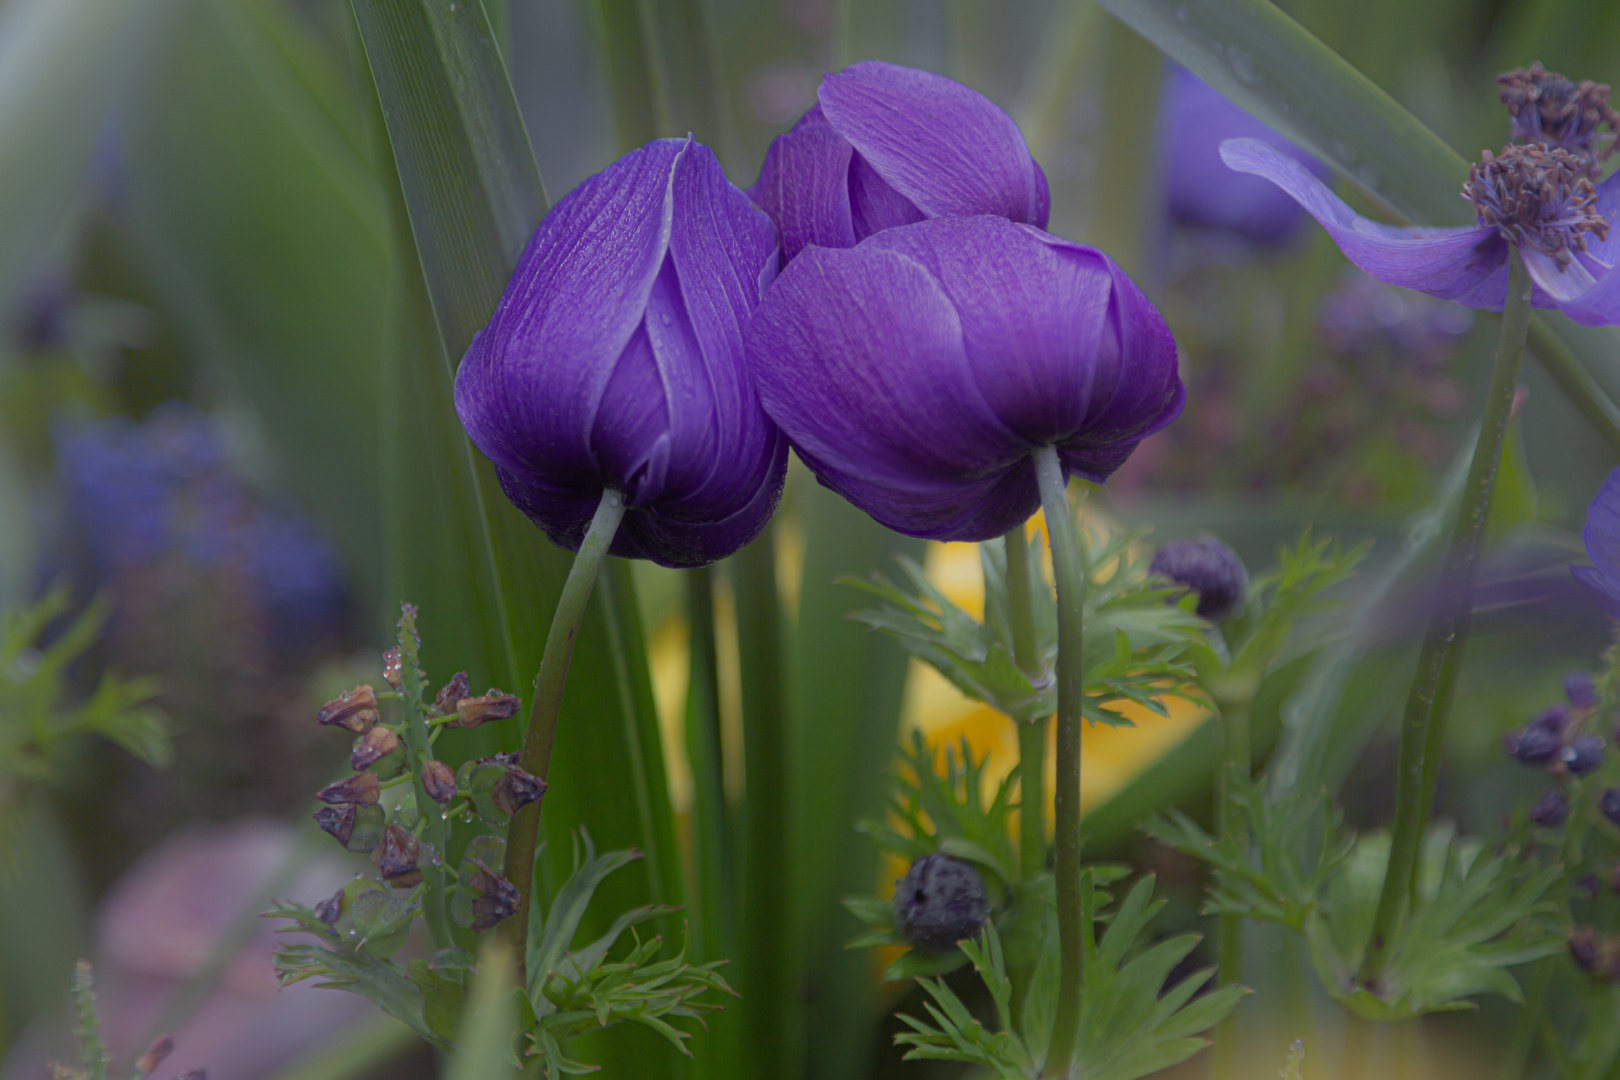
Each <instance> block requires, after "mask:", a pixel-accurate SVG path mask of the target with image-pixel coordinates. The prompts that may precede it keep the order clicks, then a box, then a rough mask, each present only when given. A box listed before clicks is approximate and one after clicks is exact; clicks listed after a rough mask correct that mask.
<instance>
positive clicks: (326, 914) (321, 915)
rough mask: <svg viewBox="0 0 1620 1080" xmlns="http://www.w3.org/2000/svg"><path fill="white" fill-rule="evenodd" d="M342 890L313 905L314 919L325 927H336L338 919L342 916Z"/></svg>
mask: <svg viewBox="0 0 1620 1080" xmlns="http://www.w3.org/2000/svg"><path fill="white" fill-rule="evenodd" d="M343 895H344V894H343V890H342V889H339V890H338V891H337V892H335V893H333V894H332V895H331V896H328V897H327V898H326V899H325V900H322V901H321V902H320V903H318V904H316V905H315V917H316V918H317V919H319V920H321V922H323V923H325V924H326V925H327V926H336V925H337V921H338V919H340V918H342V916H343Z"/></svg>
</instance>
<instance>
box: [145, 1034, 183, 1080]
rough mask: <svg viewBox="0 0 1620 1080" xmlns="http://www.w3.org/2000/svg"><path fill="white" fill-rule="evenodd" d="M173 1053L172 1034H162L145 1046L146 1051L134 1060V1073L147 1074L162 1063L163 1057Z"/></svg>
mask: <svg viewBox="0 0 1620 1080" xmlns="http://www.w3.org/2000/svg"><path fill="white" fill-rule="evenodd" d="M172 1053H174V1036H173V1035H164V1036H161V1037H159V1038H158V1039H156V1040H155V1041H154V1042H153V1043H152V1045H151V1046H148V1047H147V1048H146V1053H144V1054H142V1055H141V1056H140V1059H139V1060H137V1061H136V1062H135V1075H137V1076H147V1075H149V1074H151V1073H152V1072H154V1071H156V1069H157V1067H158V1066H159V1065H161V1064H163V1059H164V1058H166V1057H168V1056H169V1055H170V1054H172Z"/></svg>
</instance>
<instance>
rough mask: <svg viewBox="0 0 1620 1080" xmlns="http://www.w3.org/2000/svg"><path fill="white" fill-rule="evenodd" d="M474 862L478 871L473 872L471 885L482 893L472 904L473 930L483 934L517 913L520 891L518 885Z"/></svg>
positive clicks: (477, 861) (480, 863) (476, 861)
mask: <svg viewBox="0 0 1620 1080" xmlns="http://www.w3.org/2000/svg"><path fill="white" fill-rule="evenodd" d="M472 861H473V865H475V866H476V867H477V868H478V869H477V870H475V871H474V872H473V876H472V879H471V881H470V882H469V884H470V885H471V886H472V887H473V888H474V889H476V890H477V891H478V892H479V893H480V895H479V897H478V899H476V900H474V901H473V903H472V909H473V924H472V928H473V930H474V931H476V932H478V933H483V932H484V931H485V930H488V929H490V928H491V927H493V926H494V925H495V924H496V923H498V922H500V921H501V920H502V919H504V918H506V917H507V916H508V915H511V914H513V913H514V912H516V911H517V906H518V890H517V886H516V885H514V884H512V883H511V882H510V881H508V880H506V879H505V878H504V877H502V876H501V875H499V874H497V873H496V872H495V871H493V870H491V869H490V868H489V867H487V866H485V865H484V864H483V863H482V862H480V861H479V860H477V859H474V860H472Z"/></svg>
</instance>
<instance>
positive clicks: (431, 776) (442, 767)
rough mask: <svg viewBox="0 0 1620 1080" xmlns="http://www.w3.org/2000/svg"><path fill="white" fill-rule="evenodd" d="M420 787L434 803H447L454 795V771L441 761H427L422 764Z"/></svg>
mask: <svg viewBox="0 0 1620 1080" xmlns="http://www.w3.org/2000/svg"><path fill="white" fill-rule="evenodd" d="M420 775H421V777H422V788H423V790H424V791H426V792H427V793H428V798H430V799H432V800H433V801H434V802H436V803H447V802H449V801H450V800H451V799H453V798H455V797H456V771H455V770H454V769H452V768H451V767H450V766H448V765H446V764H445V763H444V762H442V761H437V760H435V761H429V762H426V763H424V764H423V765H422V771H421V773H420Z"/></svg>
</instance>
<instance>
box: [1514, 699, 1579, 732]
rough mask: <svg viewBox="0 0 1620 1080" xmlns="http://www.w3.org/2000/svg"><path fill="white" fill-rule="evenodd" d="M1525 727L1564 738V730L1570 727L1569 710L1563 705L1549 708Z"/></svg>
mask: <svg viewBox="0 0 1620 1080" xmlns="http://www.w3.org/2000/svg"><path fill="white" fill-rule="evenodd" d="M1525 727H1527V728H1530V729H1534V730H1539V731H1550V732H1552V733H1553V734H1554V735H1558V736H1562V735H1563V734H1564V729H1565V728H1567V727H1569V710H1568V709H1566V708H1564V707H1563V706H1562V705H1552V706H1549V707H1548V708H1546V709H1545V710H1543V711H1542V712H1541V713H1539V714H1537V715H1536V718H1535V719H1534V720H1531V721H1530V723H1528V724H1526V725H1525Z"/></svg>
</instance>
